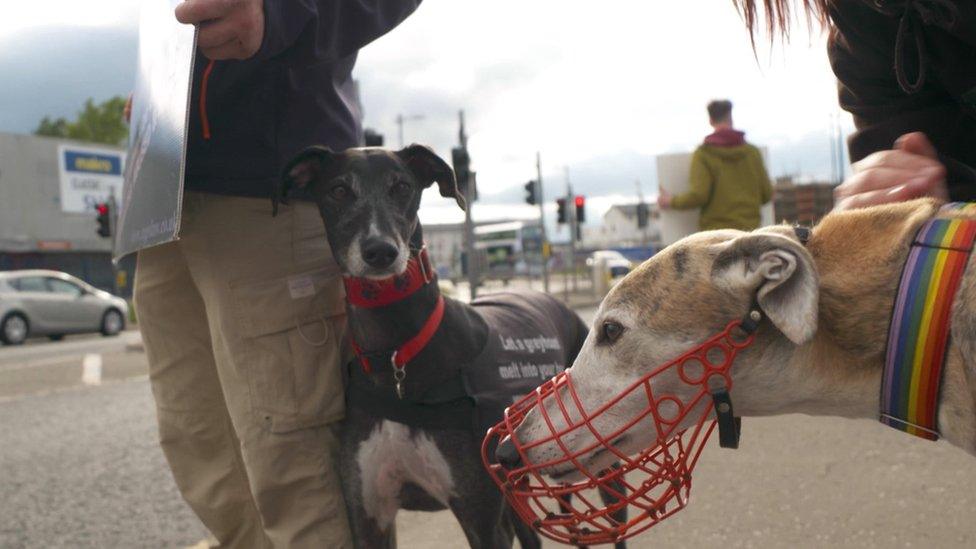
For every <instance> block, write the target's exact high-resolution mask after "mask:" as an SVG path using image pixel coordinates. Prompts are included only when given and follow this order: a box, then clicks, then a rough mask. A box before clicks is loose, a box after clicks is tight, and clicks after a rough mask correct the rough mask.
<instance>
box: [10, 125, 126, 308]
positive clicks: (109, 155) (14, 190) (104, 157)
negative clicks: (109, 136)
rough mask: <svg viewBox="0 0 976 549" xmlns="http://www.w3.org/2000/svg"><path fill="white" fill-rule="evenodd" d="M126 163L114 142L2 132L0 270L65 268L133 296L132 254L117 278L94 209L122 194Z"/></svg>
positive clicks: (61, 269)
mask: <svg viewBox="0 0 976 549" xmlns="http://www.w3.org/2000/svg"><path fill="white" fill-rule="evenodd" d="M124 162H125V153H124V151H122V150H121V149H119V148H117V147H110V146H105V145H93V144H87V143H81V142H77V141H72V140H68V139H54V138H49V137H38V136H33V135H17V134H9V133H0V270H12V269H33V268H41V269H53V270H57V271H64V272H67V273H70V274H72V275H75V276H77V277H79V278H81V279H83V280H85V281H87V282H89V283H90V284H92V285H94V286H97V287H99V288H104V289H107V290H113V289H115V287H116V285H117V284H118V285H119V286H120V288H119V290H120V293H123V294H125V295H128V294H131V281H132V277H131V267H132V263H133V260H131V259H129V260H128V261H126V262H125V263H124V265H125V267H126V268H124V269H123V270H122V272H121V273H120V275H119V277H118V279H116V277H115V272H114V270H113V267H112V261H111V252H112V243H111V239H110V238H104V237H100V236H98V234H96V229H97V223H96V221H95V220H96V214H95V209H94V208H95V204H97V203H99V202H102V201H104V200H105V199H107V197H108V195H109V194H110V193H114V194H115V196H116V197H119V198H121V195H122V167H123V165H124Z"/></svg>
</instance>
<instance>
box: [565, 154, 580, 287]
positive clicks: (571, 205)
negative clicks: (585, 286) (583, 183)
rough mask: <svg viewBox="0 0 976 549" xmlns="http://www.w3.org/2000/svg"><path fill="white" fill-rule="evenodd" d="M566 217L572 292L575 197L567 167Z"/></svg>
mask: <svg viewBox="0 0 976 549" xmlns="http://www.w3.org/2000/svg"><path fill="white" fill-rule="evenodd" d="M566 208H567V209H568V210H569V211H567V212H566V217H568V218H569V258H570V261H569V264H570V266H571V267H572V269H573V292H576V289H577V280H576V275H577V272H576V231H577V229H576V225H577V223H578V221H577V219H576V197H575V196H573V186H572V185H570V183H569V166H566Z"/></svg>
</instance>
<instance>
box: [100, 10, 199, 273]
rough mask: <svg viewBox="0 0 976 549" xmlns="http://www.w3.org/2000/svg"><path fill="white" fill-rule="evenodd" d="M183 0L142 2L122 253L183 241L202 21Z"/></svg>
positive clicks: (119, 240)
mask: <svg viewBox="0 0 976 549" xmlns="http://www.w3.org/2000/svg"><path fill="white" fill-rule="evenodd" d="M180 2H181V0H142V2H141V4H142V17H141V19H140V23H139V65H138V71H137V72H136V86H135V89H134V90H133V93H132V120H131V123H130V124H129V149H128V151H129V156H128V162H127V163H126V169H125V181H126V185H125V194H124V195H122V200H121V202H120V204H119V222H118V230H117V232H116V239H115V254H114V256H115V258H116V259H119V258H121V257H122V256H124V255H127V254H130V253H132V252H135V251H137V250H141V249H143V248H148V247H149V246H155V245H157V244H164V243H166V242H170V241H173V240H175V239H176V238H177V237H178V236H179V231H180V214H181V213H182V208H183V171H184V168H185V165H186V139H187V121H188V120H189V115H188V112H189V108H190V95H191V94H190V83H191V81H192V75H193V61H194V52H195V51H196V27H195V26H193V25H183V24H181V23H180V22H178V21H177V20H176V17H174V16H173V9H175V8H176V6H177V5H178V4H179V3H180Z"/></svg>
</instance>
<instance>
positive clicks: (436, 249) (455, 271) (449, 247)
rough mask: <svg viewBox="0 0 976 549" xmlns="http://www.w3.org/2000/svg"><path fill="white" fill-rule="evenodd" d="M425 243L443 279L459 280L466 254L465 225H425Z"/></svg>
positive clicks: (431, 259) (435, 267)
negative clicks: (463, 258) (463, 257)
mask: <svg viewBox="0 0 976 549" xmlns="http://www.w3.org/2000/svg"><path fill="white" fill-rule="evenodd" d="M424 241H425V242H426V243H427V253H429V254H430V261H431V262H432V263H433V264H434V269H436V270H437V274H438V275H439V276H440V277H441V278H450V279H453V278H457V277H459V276H461V275H460V273H461V257H462V256H463V254H464V223H441V224H436V225H424Z"/></svg>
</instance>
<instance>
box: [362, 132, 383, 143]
mask: <svg viewBox="0 0 976 549" xmlns="http://www.w3.org/2000/svg"><path fill="white" fill-rule="evenodd" d="M363 141H364V142H365V144H366V146H367V147H382V146H383V134H381V133H380V132H378V131H376V130H374V129H373V128H366V129H365V130H363Z"/></svg>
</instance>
